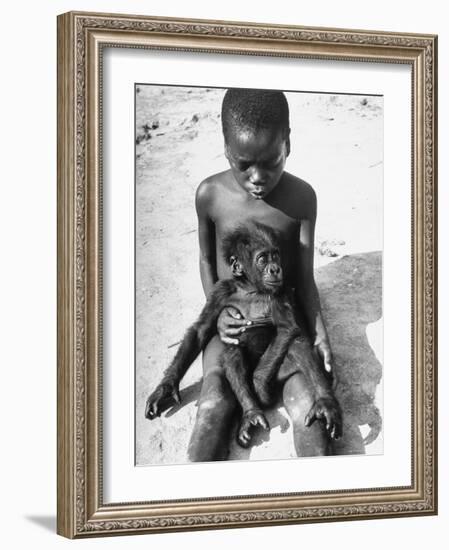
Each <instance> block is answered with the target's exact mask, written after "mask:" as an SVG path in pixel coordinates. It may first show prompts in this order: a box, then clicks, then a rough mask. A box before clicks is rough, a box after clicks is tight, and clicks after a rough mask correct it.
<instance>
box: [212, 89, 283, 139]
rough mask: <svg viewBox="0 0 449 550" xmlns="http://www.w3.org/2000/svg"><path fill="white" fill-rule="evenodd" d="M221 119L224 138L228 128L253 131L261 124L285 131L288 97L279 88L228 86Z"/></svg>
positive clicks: (260, 127)
mask: <svg viewBox="0 0 449 550" xmlns="http://www.w3.org/2000/svg"><path fill="white" fill-rule="evenodd" d="M221 123H222V127H223V135H224V138H225V140H227V138H228V135H229V132H230V130H231V129H233V130H251V131H253V132H254V131H258V130H260V129H262V128H275V129H279V130H282V131H284V132H285V133H286V135H288V131H289V129H290V123H289V111H288V103H287V99H286V97H285V95H284V94H283V92H281V91H278V90H254V89H246V88H231V89H229V90H227V92H226V93H225V96H224V98H223V104H222V107H221Z"/></svg>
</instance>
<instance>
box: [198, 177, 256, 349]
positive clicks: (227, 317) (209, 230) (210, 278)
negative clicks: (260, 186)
mask: <svg viewBox="0 0 449 550" xmlns="http://www.w3.org/2000/svg"><path fill="white" fill-rule="evenodd" d="M212 194H213V193H212V186H211V184H210V183H208V181H207V180H205V181H203V182H202V183H201V184H200V186H199V187H198V189H197V192H196V197H195V206H196V213H197V216H198V238H199V245H200V277H201V283H202V285H203V290H204V294H205V295H206V298H207V297H209V295H210V293H211V290H212V288H213V286H214V284H215V283H216V282H217V280H218V275H217V262H216V254H217V252H216V244H215V224H214V221H213V220H212V217H211V215H210V213H211V208H212V199H213V197H212ZM249 324H250V322H249V321H248V322H247V321H245V319H243V318H242V315H241V314H240V312H239V311H238V310H237V309H236V308H234V307H226V308H224V309H223V311H222V312H221V313H220V315H219V317H218V322H217V331H218V334H219V335H220V339H221V341H222V342H223V343H225V344H231V345H238V343H239V341H238V335H239V334H241V333H242V332H243V330H244V327H245V326H246V325H249Z"/></svg>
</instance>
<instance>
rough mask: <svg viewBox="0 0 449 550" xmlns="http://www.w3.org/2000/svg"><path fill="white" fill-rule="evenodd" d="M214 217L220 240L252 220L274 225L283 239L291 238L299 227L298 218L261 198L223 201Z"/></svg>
mask: <svg viewBox="0 0 449 550" xmlns="http://www.w3.org/2000/svg"><path fill="white" fill-rule="evenodd" d="M214 218H215V220H214V221H215V229H216V232H217V237H218V240H221V238H220V237H222V236H223V235H224V234H225V233H228V232H229V231H233V230H234V229H235V228H236V227H238V226H239V225H242V224H245V223H246V222H250V221H258V222H260V223H263V224H265V225H268V226H269V227H272V228H273V229H275V230H276V231H278V233H279V234H280V236H281V238H282V239H283V240H289V239H290V238H291V237H292V236H293V234H295V233H296V232H297V231H298V229H299V222H298V221H297V220H295V219H293V218H291V217H290V216H288V215H287V214H285V213H284V212H282V210H280V209H278V208H274V207H273V206H271V205H269V204H268V203H266V202H265V201H261V200H260V201H257V200H251V201H236V200H234V201H232V200H228V201H223V203H222V204H221V205H220V208H219V211H217V213H216V215H215V216H214Z"/></svg>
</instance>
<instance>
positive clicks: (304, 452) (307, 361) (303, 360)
mask: <svg viewBox="0 0 449 550" xmlns="http://www.w3.org/2000/svg"><path fill="white" fill-rule="evenodd" d="M310 352H311V350H310V343H309V342H308V341H306V340H305V339H301V338H298V339H296V340H294V342H292V344H291V346H290V349H289V351H288V353H287V356H286V358H285V360H284V363H283V364H282V365H281V368H280V371H279V375H278V379H279V381H280V382H281V383H283V384H284V386H283V401H284V406H285V408H286V409H287V412H288V414H289V416H290V418H291V421H292V424H293V440H294V444H295V449H296V453H297V455H298V456H325V455H328V454H329V452H330V444H329V437H328V435H327V432H326V430H325V428H324V426H323V425H322V424H321V422H314V423H313V424H312V425H311V426H309V427H306V425H305V418H306V416H307V413H308V412H309V411H310V409H311V408H312V406H313V404H314V403H315V398H316V388H314V387H313V379H314V377H310V376H306V375H305V374H304V372H303V370H302V369H310V368H312V369H314V368H316V369H320V368H321V367H319V366H318V365H312V364H311V361H312V358H311V355H310ZM318 378H321V377H318Z"/></svg>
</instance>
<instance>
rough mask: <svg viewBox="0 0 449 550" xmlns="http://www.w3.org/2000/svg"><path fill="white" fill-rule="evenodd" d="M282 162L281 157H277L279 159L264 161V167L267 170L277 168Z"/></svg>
mask: <svg viewBox="0 0 449 550" xmlns="http://www.w3.org/2000/svg"><path fill="white" fill-rule="evenodd" d="M280 162H281V159H280V158H277V159H274V160H270V161H268V162H264V163H263V166H262V167H263V168H265V170H272V169H273V168H276V166H277V165H278V164H279V163H280Z"/></svg>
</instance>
